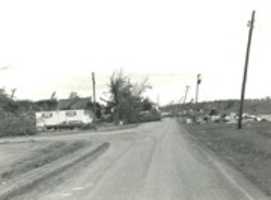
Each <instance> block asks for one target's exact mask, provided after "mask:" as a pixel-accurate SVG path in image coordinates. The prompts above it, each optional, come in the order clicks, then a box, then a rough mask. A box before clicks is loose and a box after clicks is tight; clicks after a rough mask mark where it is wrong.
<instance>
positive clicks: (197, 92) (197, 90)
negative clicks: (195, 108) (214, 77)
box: [195, 74, 201, 104]
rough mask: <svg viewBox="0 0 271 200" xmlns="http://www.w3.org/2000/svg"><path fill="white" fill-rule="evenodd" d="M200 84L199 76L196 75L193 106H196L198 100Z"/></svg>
mask: <svg viewBox="0 0 271 200" xmlns="http://www.w3.org/2000/svg"><path fill="white" fill-rule="evenodd" d="M200 83H201V74H197V83H196V95H195V104H197V103H198V100H199V85H200Z"/></svg>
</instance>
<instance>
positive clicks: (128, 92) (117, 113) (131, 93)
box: [107, 71, 150, 124]
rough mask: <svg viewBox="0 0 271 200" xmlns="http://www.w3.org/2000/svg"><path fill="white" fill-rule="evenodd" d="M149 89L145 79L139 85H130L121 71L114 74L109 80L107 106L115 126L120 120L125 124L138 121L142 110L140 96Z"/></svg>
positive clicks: (128, 79) (141, 98)
mask: <svg viewBox="0 0 271 200" xmlns="http://www.w3.org/2000/svg"><path fill="white" fill-rule="evenodd" d="M148 88H150V86H149V85H148V84H147V79H145V80H144V81H143V82H141V83H134V84H133V83H132V82H131V80H130V78H129V77H128V76H126V75H124V74H123V73H122V71H119V72H114V73H113V74H112V76H111V78H110V83H109V92H110V94H111V97H110V100H109V101H108V103H107V104H108V106H109V107H110V109H111V110H112V112H113V119H114V122H115V123H116V124H119V121H120V120H122V121H124V122H125V123H134V122H137V121H139V120H138V117H139V112H140V111H141V110H142V101H143V97H142V94H143V93H144V92H145V91H146V89H148Z"/></svg>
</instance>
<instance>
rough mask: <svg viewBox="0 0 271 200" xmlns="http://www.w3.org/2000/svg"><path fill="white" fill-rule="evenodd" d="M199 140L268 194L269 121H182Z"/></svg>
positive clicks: (270, 174) (270, 169) (270, 167)
mask: <svg viewBox="0 0 271 200" xmlns="http://www.w3.org/2000/svg"><path fill="white" fill-rule="evenodd" d="M185 127H186V129H187V130H188V132H189V133H190V134H191V135H193V136H194V137H195V138H197V140H198V141H199V143H200V144H203V145H204V146H206V147H208V148H209V149H210V150H212V151H213V152H215V153H216V154H217V155H218V156H219V157H220V158H222V159H224V160H226V161H227V162H228V163H230V164H231V165H232V166H234V167H235V168H236V169H237V170H238V171H240V172H241V173H243V174H244V175H245V176H246V177H247V178H248V179H249V180H250V181H251V182H253V183H254V184H255V185H257V186H258V187H259V188H260V189H261V190H262V191H264V192H265V193H266V194H267V195H268V196H271V148H270V147H271V123H257V124H249V125H247V126H245V127H244V128H243V129H242V130H237V129H236V127H235V126H233V125H225V124H203V125H195V124H193V125H185Z"/></svg>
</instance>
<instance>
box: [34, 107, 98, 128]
mask: <svg viewBox="0 0 271 200" xmlns="http://www.w3.org/2000/svg"><path fill="white" fill-rule="evenodd" d="M93 116H94V114H93V112H92V111H90V110H83V109H78V110H55V111H40V112H36V127H37V128H40V129H50V128H55V129H56V128H75V127H84V126H87V125H89V124H91V123H92V122H93Z"/></svg>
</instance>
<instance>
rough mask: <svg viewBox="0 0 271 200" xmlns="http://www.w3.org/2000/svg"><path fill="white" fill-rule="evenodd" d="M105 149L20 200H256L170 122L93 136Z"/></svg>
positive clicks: (250, 188)
mask: <svg viewBox="0 0 271 200" xmlns="http://www.w3.org/2000/svg"><path fill="white" fill-rule="evenodd" d="M81 137H92V139H93V141H95V140H104V141H109V142H110V144H111V145H110V148H109V149H108V150H107V151H106V152H105V153H104V154H103V155H102V156H100V157H99V158H98V159H96V160H95V161H94V162H91V161H88V160H85V161H84V162H82V163H79V164H78V166H76V167H73V168H71V169H68V170H66V171H64V172H62V173H61V174H59V175H57V176H55V177H53V178H50V179H49V180H46V181H45V182H44V183H41V184H39V185H37V186H36V187H34V188H33V189H31V190H29V191H27V192H26V193H25V194H21V195H19V196H17V197H14V198H13V199H16V200H17V199H18V200H19V199H20V200H23V199H25V200H31V199H33V200H62V199H65V200H75V199H76V200H77V199H78V200H91V199H93V200H173V199H174V200H175V199H176V200H177V199H178V200H201V199H202V200H229V199H230V200H254V199H255V200H256V199H257V200H261V199H267V198H265V196H264V195H263V194H262V193H261V192H260V191H259V190H258V189H257V188H255V187H254V186H253V185H252V184H251V183H249V182H248V181H247V180H246V179H245V178H243V177H242V176H241V175H240V174H239V173H238V172H236V171H235V170H233V169H232V168H231V167H229V166H228V165H226V164H225V163H223V162H221V161H219V159H217V158H216V157H215V156H214V155H212V154H211V153H209V152H207V151H206V150H204V149H203V148H201V147H199V146H198V145H197V144H196V143H195V142H193V140H192V139H191V138H190V136H189V135H188V134H187V133H186V131H185V130H184V129H183V128H182V127H181V126H180V125H179V124H178V123H177V122H176V121H175V120H174V119H165V120H163V121H162V122H154V123H146V124H143V125H141V126H139V127H138V128H135V129H133V130H129V131H126V132H125V131H122V132H121V133H115V134H108V135H106V134H103V135H101V136H99V135H98V134H96V135H95V134H94V135H93V136H89V135H87V136H85V135H84V134H82V135H81Z"/></svg>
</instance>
